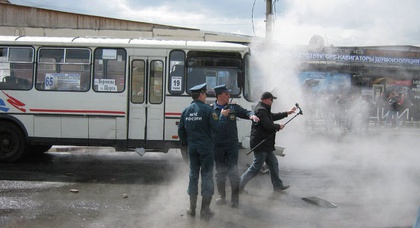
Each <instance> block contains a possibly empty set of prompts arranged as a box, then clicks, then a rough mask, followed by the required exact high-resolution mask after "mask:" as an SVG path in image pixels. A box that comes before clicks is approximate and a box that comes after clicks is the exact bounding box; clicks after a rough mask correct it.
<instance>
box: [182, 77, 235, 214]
mask: <svg viewBox="0 0 420 228" xmlns="http://www.w3.org/2000/svg"><path fill="white" fill-rule="evenodd" d="M190 92H191V97H192V98H193V101H192V102H191V104H190V105H189V106H188V107H187V108H186V109H185V110H184V111H183V112H182V114H181V119H180V122H179V125H178V135H179V138H180V141H181V144H182V145H188V156H189V161H190V171H189V183H188V195H189V196H190V208H189V209H188V211H187V214H189V215H190V216H193V217H194V216H195V209H196V207H197V195H198V179H199V174H200V171H201V196H202V203H201V211H200V218H202V219H205V220H209V219H210V218H211V217H213V216H214V212H213V211H211V210H210V203H211V200H212V196H213V194H214V182H213V169H214V141H213V134H214V131H215V130H216V128H217V125H218V124H219V116H218V115H217V114H216V113H215V112H214V110H213V108H211V107H210V106H209V105H208V104H206V103H205V102H206V98H207V95H206V92H207V91H206V83H203V84H200V85H197V86H194V87H192V88H191V89H190ZM227 113H228V112H227V111H225V112H224V114H225V115H227ZM220 121H223V120H220Z"/></svg>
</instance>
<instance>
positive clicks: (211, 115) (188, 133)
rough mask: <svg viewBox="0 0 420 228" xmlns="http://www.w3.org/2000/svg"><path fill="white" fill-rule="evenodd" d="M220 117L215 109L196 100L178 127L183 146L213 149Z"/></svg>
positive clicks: (184, 114) (183, 115)
mask: <svg viewBox="0 0 420 228" xmlns="http://www.w3.org/2000/svg"><path fill="white" fill-rule="evenodd" d="M218 124H219V117H218V115H217V114H216V113H215V112H214V111H213V109H212V108H211V107H210V106H209V105H208V104H205V103H203V102H202V101H200V100H194V101H193V102H191V104H190V105H189V106H188V107H187V108H186V109H185V110H184V111H183V112H182V114H181V119H180V121H179V125H178V136H179V138H180V141H181V143H182V145H189V146H195V147H201V148H213V146H214V141H213V133H214V131H215V130H216V128H217V126H218Z"/></svg>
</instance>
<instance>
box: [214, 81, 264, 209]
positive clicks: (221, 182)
mask: <svg viewBox="0 0 420 228" xmlns="http://www.w3.org/2000/svg"><path fill="white" fill-rule="evenodd" d="M214 91H215V93H216V101H215V102H214V104H213V105H212V106H213V109H214V111H215V112H216V114H217V115H218V116H220V118H226V120H225V121H223V123H224V124H223V125H222V126H221V127H219V128H218V130H217V132H216V134H215V138H214V142H215V148H214V158H215V163H216V184H217V190H218V192H219V194H220V198H218V199H216V204H218V205H224V204H226V178H227V177H229V180H230V187H231V191H232V195H231V204H230V206H231V207H234V208H236V207H238V205H239V173H238V156H239V140H238V128H237V124H236V118H237V117H239V118H242V119H250V120H253V121H254V122H258V121H259V118H258V117H257V116H255V115H254V112H252V111H250V110H246V109H244V108H242V107H241V106H240V105H238V104H229V98H230V93H229V92H230V90H229V89H228V88H227V87H226V85H219V86H216V87H215V88H214ZM224 110H227V111H228V113H229V114H228V115H227V116H226V117H225V116H223V115H220V113H221V112H222V111H224Z"/></svg>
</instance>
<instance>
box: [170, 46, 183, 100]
mask: <svg viewBox="0 0 420 228" xmlns="http://www.w3.org/2000/svg"><path fill="white" fill-rule="evenodd" d="M184 63H185V52H184V51H180V50H174V51H171V53H170V54H169V69H170V71H169V77H170V78H169V92H170V93H171V94H182V93H183V92H184V85H185V83H184V81H185V64H184Z"/></svg>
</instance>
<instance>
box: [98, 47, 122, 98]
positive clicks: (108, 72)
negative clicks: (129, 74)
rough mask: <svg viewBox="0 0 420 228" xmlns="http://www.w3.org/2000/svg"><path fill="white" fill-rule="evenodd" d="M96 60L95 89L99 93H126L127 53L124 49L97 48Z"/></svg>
mask: <svg viewBox="0 0 420 228" xmlns="http://www.w3.org/2000/svg"><path fill="white" fill-rule="evenodd" d="M94 59H95V61H94V86H93V89H94V90H95V91H97V92H114V93H115V92H122V91H124V89H125V84H126V83H125V75H126V62H127V52H126V51H125V50H124V49H122V48H97V49H96V50H95V54H94Z"/></svg>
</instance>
